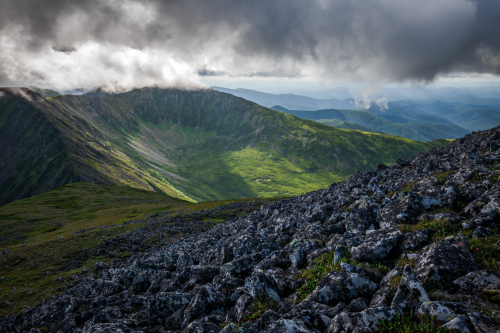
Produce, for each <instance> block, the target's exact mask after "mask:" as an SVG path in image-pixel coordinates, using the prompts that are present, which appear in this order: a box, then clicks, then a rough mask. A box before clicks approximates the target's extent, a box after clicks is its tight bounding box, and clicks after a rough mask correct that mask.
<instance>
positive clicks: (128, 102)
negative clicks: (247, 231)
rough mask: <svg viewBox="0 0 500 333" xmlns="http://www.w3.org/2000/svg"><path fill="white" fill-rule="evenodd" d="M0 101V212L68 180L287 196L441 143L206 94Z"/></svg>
mask: <svg viewBox="0 0 500 333" xmlns="http://www.w3.org/2000/svg"><path fill="white" fill-rule="evenodd" d="M0 95H3V96H2V97H0V170H1V171H0V188H1V189H2V192H1V193H0V203H2V204H5V203H7V202H11V201H14V200H18V199H21V198H26V197H29V196H32V195H35V194H39V193H42V192H45V191H48V190H51V189H54V188H56V187H58V186H60V185H63V184H67V183H74V182H94V183H101V184H115V185H122V186H129V187H134V188H140V189H145V190H149V191H156V192H160V193H165V194H168V195H170V196H172V197H176V198H179V199H183V200H190V201H200V200H215V199H226V198H242V197H271V196H278V195H284V196H289V195H294V194H299V193H303V192H306V191H310V190H313V189H317V188H320V187H322V186H327V185H329V184H331V183H333V182H337V181H339V180H341V179H345V178H346V177H348V176H349V175H352V174H353V173H355V172H356V171H358V170H367V169H369V168H373V167H374V166H375V165H377V164H378V163H385V164H387V163H392V162H394V161H395V160H396V159H397V158H404V157H409V156H412V155H414V154H416V153H417V152H419V151H424V150H427V149H430V148H432V147H435V146H440V145H443V144H446V143H447V141H445V140H440V141H435V142H416V141H411V140H408V139H404V138H398V137H394V136H384V135H379V134H369V133H361V132H359V131H349V130H342V129H336V128H333V127H331V126H327V125H323V124H320V123H317V122H313V121H308V120H303V119H299V118H297V117H294V116H292V115H288V114H286V113H282V112H277V111H274V110H271V109H267V108H265V107H262V106H260V105H257V104H255V103H253V102H250V101H247V100H244V99H242V98H238V97H235V96H233V95H230V94H226V93H221V92H218V91H215V90H212V89H199V90H179V89H160V88H142V89H135V90H132V91H130V92H126V93H122V94H116V95H112V96H105V97H100V98H91V97H88V96H81V95H80V96H73V95H65V96H56V97H52V98H50V99H45V98H43V97H42V96H40V95H39V94H37V93H35V92H33V91H31V90H29V89H26V88H3V89H0ZM323 118H325V117H321V119H323ZM336 118H338V117H336Z"/></svg>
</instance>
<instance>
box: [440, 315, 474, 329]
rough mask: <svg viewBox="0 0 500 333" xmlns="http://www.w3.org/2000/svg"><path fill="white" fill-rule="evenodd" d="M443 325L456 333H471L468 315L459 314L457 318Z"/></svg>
mask: <svg viewBox="0 0 500 333" xmlns="http://www.w3.org/2000/svg"><path fill="white" fill-rule="evenodd" d="M443 327H444V328H447V329H449V330H452V331H453V332H456V333H459V332H461V333H471V330H470V329H469V327H468V324H467V315H458V316H457V317H456V318H454V319H452V320H450V321H449V322H447V323H446V324H444V325H443Z"/></svg>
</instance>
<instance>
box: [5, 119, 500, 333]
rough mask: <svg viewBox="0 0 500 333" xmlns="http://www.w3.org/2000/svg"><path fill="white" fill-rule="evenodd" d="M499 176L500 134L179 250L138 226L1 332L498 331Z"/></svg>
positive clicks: (277, 206)
mask: <svg viewBox="0 0 500 333" xmlns="http://www.w3.org/2000/svg"><path fill="white" fill-rule="evenodd" d="M499 177H500V127H497V128H495V129H492V130H489V131H483V132H475V133H472V134H471V135H467V136H466V137H465V138H462V139H457V140H455V141H454V142H453V143H451V144H450V145H448V146H445V147H441V148H434V149H432V150H430V151H427V152H425V153H421V154H419V155H417V156H415V157H414V158H410V159H407V160H398V161H397V163H395V164H394V165H392V166H390V167H388V166H385V165H379V166H378V168H377V170H374V171H370V172H359V173H357V174H355V175H354V176H352V177H351V178H350V179H349V180H347V181H344V182H341V183H338V184H333V185H331V186H330V187H328V188H326V189H323V190H319V191H315V192H311V193H307V194H304V195H300V196H298V197H295V198H291V199H286V200H282V201H277V202H274V203H273V204H270V205H263V206H262V207H261V208H260V209H258V210H255V211H253V212H251V213H249V214H246V215H244V216H242V217H238V218H235V219H233V220H231V221H229V222H227V223H224V224H219V225H217V226H215V227H214V228H212V229H211V230H208V231H204V232H198V231H197V230H199V229H197V228H192V231H193V232H192V233H190V234H189V233H188V235H187V236H186V237H184V238H182V239H179V240H175V241H173V242H169V243H162V242H161V241H160V242H159V243H157V244H159V245H156V246H151V247H140V245H141V242H145V241H147V240H148V239H150V238H151V235H150V234H148V235H146V234H143V233H142V231H141V230H146V228H144V229H139V230H137V231H134V232H132V233H131V234H129V235H125V236H121V237H119V238H115V239H109V240H107V241H106V242H104V243H103V244H102V245H101V247H100V249H99V251H102V252H103V253H106V251H108V250H107V249H108V247H111V246H113V245H116V244H120V242H123V241H124V240H125V241H126V242H127V244H132V243H133V244H135V245H134V246H138V247H139V248H141V249H144V251H142V252H138V253H136V254H135V255H133V256H132V257H130V258H128V259H126V260H118V259H113V260H112V261H111V263H110V264H109V265H107V264H104V263H97V264H96V266H95V268H93V269H92V270H90V271H84V272H82V274H81V275H80V277H79V278H77V279H76V280H75V281H73V282H71V284H69V285H68V288H67V289H66V290H64V291H63V292H61V294H60V295H59V296H57V297H55V296H54V297H52V298H51V299H49V300H46V301H45V302H42V303H41V304H39V305H37V306H34V307H28V306H26V307H25V308H24V309H23V311H22V312H21V313H19V314H17V315H11V316H6V317H4V318H3V319H1V320H0V332H58V331H61V332H89V333H90V332H93V333H97V332H170V331H175V332H186V333H188V332H189V333H191V332H193V333H194V332H196V333H208V332H214V333H219V332H223V333H233V332H242V333H244V332H245V333H253V332H255V333H257V332H269V333H275V332H276V333H277V332H289V333H292V332H300V333H309V332H327V333H336V332H345V333H351V332H377V331H381V332H477V333H483V332H500V318H498V317H497V315H496V312H495V311H497V310H500V277H499V275H498V274H499V273H498V269H499V268H500V251H499V246H500V243H499V239H500V237H499V235H498V234H497V233H498V232H499V227H500V224H499V222H500V183H499V182H498V179H499ZM163 219H166V217H162V216H161V215H158V216H155V217H151V219H150V221H149V222H150V224H151V225H153V226H155V225H156V226H161V224H162V222H163ZM186 223H190V222H186ZM193 225H194V224H193ZM148 230H151V228H150V229H148ZM202 230H206V229H202ZM153 236H154V235H153Z"/></svg>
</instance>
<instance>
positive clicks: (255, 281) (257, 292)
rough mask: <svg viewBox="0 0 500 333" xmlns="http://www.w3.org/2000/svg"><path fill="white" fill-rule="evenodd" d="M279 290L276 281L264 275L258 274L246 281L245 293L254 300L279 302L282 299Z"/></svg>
mask: <svg viewBox="0 0 500 333" xmlns="http://www.w3.org/2000/svg"><path fill="white" fill-rule="evenodd" d="M277 289H278V288H277V285H276V282H275V281H274V279H273V278H272V277H270V276H268V275H266V274H264V273H256V274H254V275H252V276H250V277H248V278H246V279H245V291H246V292H247V293H248V294H249V295H250V296H252V297H253V298H262V299H269V300H273V301H275V302H279V301H280V300H281V297H280V296H279V294H278V290H277Z"/></svg>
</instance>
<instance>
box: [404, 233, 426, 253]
mask: <svg viewBox="0 0 500 333" xmlns="http://www.w3.org/2000/svg"><path fill="white" fill-rule="evenodd" d="M430 236H431V230H430V229H423V230H419V231H412V232H408V233H406V234H405V240H404V248H405V249H406V250H415V249H417V248H419V247H421V246H422V245H425V243H426V242H427V241H428V240H429V238H430Z"/></svg>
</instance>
